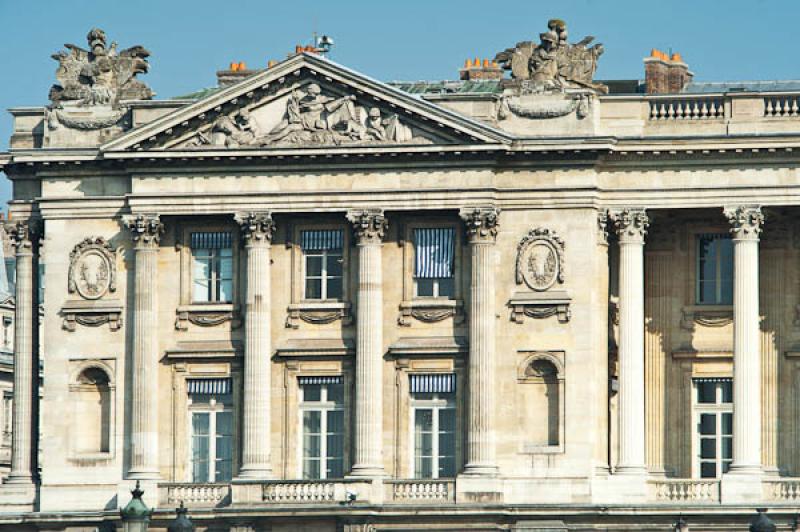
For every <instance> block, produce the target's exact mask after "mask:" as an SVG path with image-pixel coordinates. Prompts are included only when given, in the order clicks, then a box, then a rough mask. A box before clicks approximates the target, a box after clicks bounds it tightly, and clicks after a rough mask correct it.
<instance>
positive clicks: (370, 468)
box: [347, 210, 387, 477]
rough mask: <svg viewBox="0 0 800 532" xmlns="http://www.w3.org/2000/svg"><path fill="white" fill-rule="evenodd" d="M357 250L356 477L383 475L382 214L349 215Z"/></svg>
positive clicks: (362, 213)
mask: <svg viewBox="0 0 800 532" xmlns="http://www.w3.org/2000/svg"><path fill="white" fill-rule="evenodd" d="M347 219H348V220H349V221H350V223H352V224H353V231H354V234H355V239H356V243H357V246H358V296H357V310H356V409H355V410H356V437H355V463H354V464H353V467H352V469H351V471H350V475H351V476H354V477H372V476H383V475H384V474H385V472H384V467H383V449H382V448H381V447H382V446H381V440H382V438H383V351H384V347H383V272H382V262H381V247H382V245H383V236H384V233H385V232H386V227H387V223H386V218H385V217H384V215H383V211H381V210H361V211H351V212H348V213H347Z"/></svg>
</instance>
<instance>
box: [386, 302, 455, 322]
mask: <svg viewBox="0 0 800 532" xmlns="http://www.w3.org/2000/svg"><path fill="white" fill-rule="evenodd" d="M411 318H414V319H415V320H417V321H421V322H423V323H437V322H440V321H444V320H446V319H448V318H453V319H454V322H453V323H454V324H456V325H458V324H460V323H463V322H464V309H463V306H462V303H461V301H456V300H445V301H436V300H432V301H424V300H416V301H403V302H402V303H400V315H399V316H398V317H397V324H398V325H401V326H403V327H410V326H411V324H412V320H411Z"/></svg>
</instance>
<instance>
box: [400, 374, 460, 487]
mask: <svg viewBox="0 0 800 532" xmlns="http://www.w3.org/2000/svg"><path fill="white" fill-rule="evenodd" d="M410 389H411V422H412V424H413V427H414V433H413V445H412V452H413V456H412V460H413V467H414V478H452V477H455V475H456V406H455V376H454V375H452V374H444V375H411V377H410Z"/></svg>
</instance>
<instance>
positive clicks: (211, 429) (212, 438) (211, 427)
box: [208, 410, 217, 482]
mask: <svg viewBox="0 0 800 532" xmlns="http://www.w3.org/2000/svg"><path fill="white" fill-rule="evenodd" d="M216 472H217V413H216V412H215V411H213V410H209V412H208V480H209V482H214V481H215V480H216Z"/></svg>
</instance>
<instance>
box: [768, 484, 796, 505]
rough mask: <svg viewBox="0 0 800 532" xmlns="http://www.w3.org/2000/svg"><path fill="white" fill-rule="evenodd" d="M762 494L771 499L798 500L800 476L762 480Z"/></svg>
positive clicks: (780, 500)
mask: <svg viewBox="0 0 800 532" xmlns="http://www.w3.org/2000/svg"><path fill="white" fill-rule="evenodd" d="M764 496H765V497H766V498H767V499H769V500H772V501H778V502H794V503H796V502H797V501H800V478H781V479H779V480H765V481H764Z"/></svg>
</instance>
